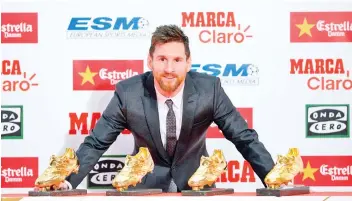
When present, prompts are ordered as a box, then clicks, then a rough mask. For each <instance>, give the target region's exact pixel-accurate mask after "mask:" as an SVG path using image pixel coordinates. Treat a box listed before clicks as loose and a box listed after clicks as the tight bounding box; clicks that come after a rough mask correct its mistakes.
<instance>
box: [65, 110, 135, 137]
mask: <svg viewBox="0 0 352 201" xmlns="http://www.w3.org/2000/svg"><path fill="white" fill-rule="evenodd" d="M69 117H70V130H69V132H68V133H69V134H70V135H76V134H77V133H81V135H88V134H89V131H90V130H92V129H94V127H95V124H96V123H97V121H98V120H99V119H100V117H101V113H100V112H93V113H87V112H83V113H81V114H78V113H73V112H72V113H69ZM121 134H131V132H130V131H129V130H127V129H125V130H123V131H122V132H121Z"/></svg>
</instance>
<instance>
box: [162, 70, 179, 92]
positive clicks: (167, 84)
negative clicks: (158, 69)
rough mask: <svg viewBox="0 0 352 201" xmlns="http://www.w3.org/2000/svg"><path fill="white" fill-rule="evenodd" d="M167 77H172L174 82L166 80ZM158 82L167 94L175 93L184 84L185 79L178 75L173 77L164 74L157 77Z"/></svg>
mask: <svg viewBox="0 0 352 201" xmlns="http://www.w3.org/2000/svg"><path fill="white" fill-rule="evenodd" d="M165 77H172V78H173V79H172V80H165V79H166V78H165ZM156 80H157V82H158V83H159V86H160V88H161V89H162V90H164V91H166V92H174V91H175V90H176V89H177V88H178V87H179V86H180V85H181V83H182V81H183V79H182V77H179V76H177V75H171V74H169V75H168V74H162V75H157V76H156Z"/></svg>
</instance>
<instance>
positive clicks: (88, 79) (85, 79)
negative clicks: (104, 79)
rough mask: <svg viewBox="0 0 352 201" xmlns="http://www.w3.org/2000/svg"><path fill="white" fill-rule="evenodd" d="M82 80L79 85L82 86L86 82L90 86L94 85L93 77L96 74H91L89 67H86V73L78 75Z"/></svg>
mask: <svg viewBox="0 0 352 201" xmlns="http://www.w3.org/2000/svg"><path fill="white" fill-rule="evenodd" d="M78 74H79V75H80V76H81V77H82V78H83V79H82V83H81V85H84V84H85V83H86V82H89V83H91V84H92V85H95V82H94V79H93V78H94V76H96V75H97V74H98V73H96V72H91V71H90V67H89V66H88V65H87V67H86V71H85V72H80V73H78Z"/></svg>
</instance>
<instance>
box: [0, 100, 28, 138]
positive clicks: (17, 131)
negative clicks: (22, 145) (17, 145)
mask: <svg viewBox="0 0 352 201" xmlns="http://www.w3.org/2000/svg"><path fill="white" fill-rule="evenodd" d="M1 139H23V106H22V105H2V106H1Z"/></svg>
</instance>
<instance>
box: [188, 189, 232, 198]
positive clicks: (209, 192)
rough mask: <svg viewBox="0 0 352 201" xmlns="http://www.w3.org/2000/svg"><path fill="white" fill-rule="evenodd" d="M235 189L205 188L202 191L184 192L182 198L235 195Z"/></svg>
mask: <svg viewBox="0 0 352 201" xmlns="http://www.w3.org/2000/svg"><path fill="white" fill-rule="evenodd" d="M233 193H234V190H233V188H205V189H201V190H183V191H181V195H182V196H213V195H227V194H233Z"/></svg>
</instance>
